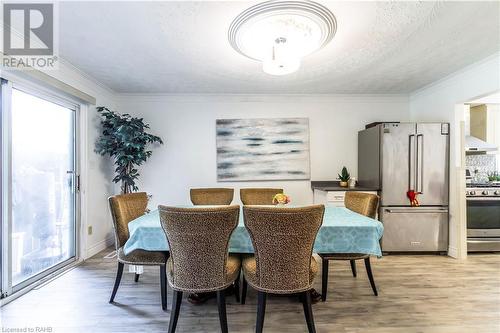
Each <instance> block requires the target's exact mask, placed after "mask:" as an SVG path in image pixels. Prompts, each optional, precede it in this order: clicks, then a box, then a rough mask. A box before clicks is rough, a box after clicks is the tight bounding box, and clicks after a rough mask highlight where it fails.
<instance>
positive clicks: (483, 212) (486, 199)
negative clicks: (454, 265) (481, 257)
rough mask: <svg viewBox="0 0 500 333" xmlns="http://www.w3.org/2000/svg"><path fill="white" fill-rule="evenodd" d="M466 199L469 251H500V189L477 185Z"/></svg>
mask: <svg viewBox="0 0 500 333" xmlns="http://www.w3.org/2000/svg"><path fill="white" fill-rule="evenodd" d="M466 197H467V249H468V251H469V252H478V251H500V187H496V186H492V185H490V184H488V185H483V186H479V185H477V184H476V185H475V187H473V188H468V189H467V193H466Z"/></svg>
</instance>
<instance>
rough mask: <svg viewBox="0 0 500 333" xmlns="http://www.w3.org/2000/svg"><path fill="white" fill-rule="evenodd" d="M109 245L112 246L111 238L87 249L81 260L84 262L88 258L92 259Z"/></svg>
mask: <svg viewBox="0 0 500 333" xmlns="http://www.w3.org/2000/svg"><path fill="white" fill-rule="evenodd" d="M111 245H113V236H109V237H106V238H105V239H103V240H101V241H100V242H98V243H97V244H95V245H93V246H91V247H89V248H88V249H87V251H86V253H85V258H83V259H84V260H86V259H88V258H90V257H93V256H95V255H96V254H98V253H99V252H101V251H102V250H105V249H106V248H108V247H109V246H111Z"/></svg>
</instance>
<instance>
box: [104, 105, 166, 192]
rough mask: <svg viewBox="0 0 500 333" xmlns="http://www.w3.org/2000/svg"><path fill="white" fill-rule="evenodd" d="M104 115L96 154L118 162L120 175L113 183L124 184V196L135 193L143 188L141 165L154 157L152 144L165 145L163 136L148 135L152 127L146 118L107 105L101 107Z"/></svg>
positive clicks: (117, 173) (118, 173) (117, 170)
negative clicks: (140, 184)
mask: <svg viewBox="0 0 500 333" xmlns="http://www.w3.org/2000/svg"><path fill="white" fill-rule="evenodd" d="M97 112H99V114H100V115H101V117H102V118H101V125H102V133H101V135H100V136H99V138H98V139H97V142H96V144H95V152H96V153H98V154H100V155H102V156H105V155H108V156H109V157H111V158H112V159H113V160H114V164H115V166H116V168H115V172H116V176H115V177H114V178H113V182H115V183H121V192H122V193H131V192H132V191H137V190H139V188H138V187H137V185H136V180H137V179H138V178H139V172H138V170H137V166H140V165H142V164H143V163H144V162H146V160H147V159H148V158H149V157H151V154H152V151H151V150H148V147H149V145H151V144H163V141H162V140H161V138H160V137H158V136H156V135H152V134H149V133H147V132H146V130H148V129H149V125H148V124H145V123H144V122H143V118H135V117H132V116H131V115H129V114H123V115H122V114H119V113H117V112H114V111H111V110H109V109H108V108H106V107H104V106H99V107H97Z"/></svg>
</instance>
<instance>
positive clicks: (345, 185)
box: [339, 181, 349, 187]
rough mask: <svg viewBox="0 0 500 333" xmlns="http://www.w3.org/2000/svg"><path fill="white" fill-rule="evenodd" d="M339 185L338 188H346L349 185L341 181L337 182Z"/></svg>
mask: <svg viewBox="0 0 500 333" xmlns="http://www.w3.org/2000/svg"><path fill="white" fill-rule="evenodd" d="M339 185H340V187H347V186H348V185H349V183H348V182H343V181H341V182H339Z"/></svg>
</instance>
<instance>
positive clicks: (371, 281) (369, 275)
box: [365, 257, 378, 296]
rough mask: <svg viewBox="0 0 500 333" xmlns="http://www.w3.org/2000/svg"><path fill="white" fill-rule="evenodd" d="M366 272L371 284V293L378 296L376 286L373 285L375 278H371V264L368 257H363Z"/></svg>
mask: <svg viewBox="0 0 500 333" xmlns="http://www.w3.org/2000/svg"><path fill="white" fill-rule="evenodd" d="M365 267H366V273H368V279H369V280H370V285H371V286H372V290H373V293H374V294H375V296H378V291H377V287H376V286H375V280H373V273H372V266H371V264H370V257H368V258H365Z"/></svg>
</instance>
